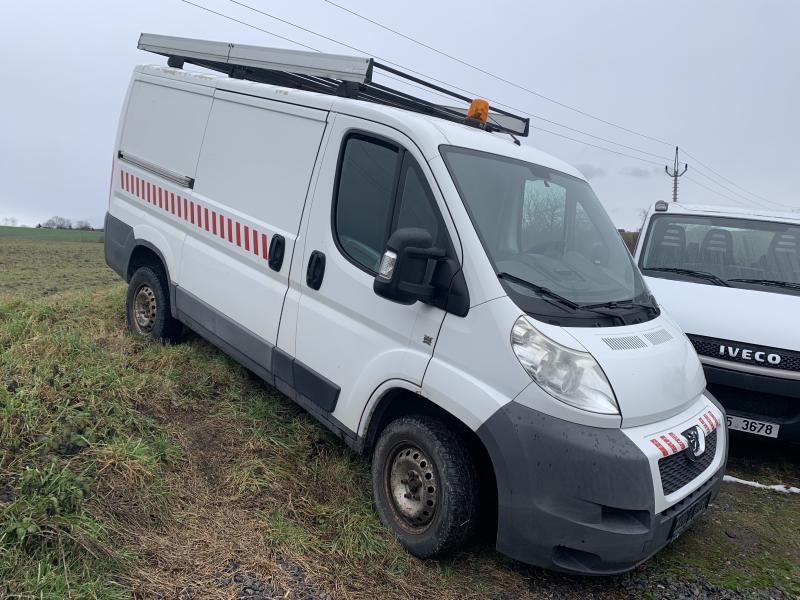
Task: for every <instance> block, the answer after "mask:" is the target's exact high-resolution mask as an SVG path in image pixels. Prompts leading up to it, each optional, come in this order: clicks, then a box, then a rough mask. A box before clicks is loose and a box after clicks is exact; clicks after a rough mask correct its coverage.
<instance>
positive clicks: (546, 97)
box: [323, 0, 673, 146]
mask: <svg viewBox="0 0 800 600" xmlns="http://www.w3.org/2000/svg"><path fill="white" fill-rule="evenodd" d="M323 2H327V3H328V4H330V5H331V6H335V7H336V8H338V9H339V10H343V11H345V12H347V13H350V14H351V15H353V16H355V17H358V18H359V19H362V20H364V21H367V22H368V23H372V24H373V25H376V26H378V27H380V28H381V29H384V30H386V31H389V32H391V33H394V34H395V35H398V36H400V37H402V38H404V39H406V40H408V41H410V42H413V43H415V44H417V45H418V46H421V47H423V48H427V49H428V50H430V51H432V52H435V53H437V54H439V55H441V56H444V57H445V58H449V59H450V60H454V61H456V62H458V63H460V64H462V65H464V66H466V67H469V68H470V69H473V70H475V71H477V72H479V73H483V74H484V75H488V76H489V77H491V78H493V79H496V80H497V81H501V82H503V83H505V84H507V85H510V86H512V87H515V88H517V89H518V90H521V91H523V92H526V93H528V94H531V95H533V96H536V97H537V98H541V99H542V100H546V101H547V102H551V103H553V104H556V105H558V106H560V107H562V108H566V109H567V110H571V111H573V112H576V113H578V114H580V115H583V116H584V117H588V118H590V119H594V120H595V121H599V122H600V123H605V124H606V125H610V126H611V127H616V128H617V129H620V130H622V131H625V132H627V133H631V134H633V135H638V136H639V137H642V138H645V139H648V140H651V141H653V142H658V143H660V144H666V145H667V146H672V145H673V144H671V143H669V142H666V141H664V140H662V139H659V138H657V137H653V136H650V135H647V134H646V133H641V132H640V131H636V130H634V129H629V128H627V127H624V126H622V125H619V124H618V123H614V122H612V121H607V120H606V119H603V118H601V117H598V116H596V115H593V114H591V113H588V112H586V111H584V110H581V109H579V108H576V107H574V106H570V105H569V104H566V103H564V102H561V101H559V100H556V99H555V98H551V97H550V96H546V95H544V94H542V93H541V92H537V91H536V90H532V89H531V88H528V87H525V86H524V85H520V84H518V83H515V82H513V81H511V80H509V79H506V78H505V77H501V76H500V75H497V74H495V73H492V72H491V71H487V70H486V69H482V68H481V67H478V66H476V65H474V64H472V63H470V62H467V61H465V60H462V59H460V58H458V57H456V56H453V55H451V54H448V53H447V52H443V51H442V50H439V49H438V48H434V47H433V46H430V45H428V44H426V43H424V42H420V41H419V40H416V39H414V38H412V37H411V36H408V35H406V34H404V33H402V32H400V31H397V30H396V29H392V28H391V27H388V26H386V25H384V24H383V23H379V22H378V21H375V20H374V19H370V18H369V17H365V16H364V15H362V14H360V13H357V12H356V11H354V10H351V9H349V8H346V7H344V6H342V5H340V4H337V3H336V2H333V1H332V0H323Z"/></svg>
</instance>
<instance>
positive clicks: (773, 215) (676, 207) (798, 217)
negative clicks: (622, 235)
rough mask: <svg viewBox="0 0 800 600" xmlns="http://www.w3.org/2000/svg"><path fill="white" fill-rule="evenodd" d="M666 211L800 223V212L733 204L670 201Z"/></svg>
mask: <svg viewBox="0 0 800 600" xmlns="http://www.w3.org/2000/svg"><path fill="white" fill-rule="evenodd" d="M654 206H655V205H654ZM665 212H668V213H672V214H684V215H711V216H717V217H721V216H725V217H737V218H740V219H741V218H746V219H753V220H757V221H787V222H790V223H800V212H790V211H776V210H768V209H764V208H735V207H731V206H714V205H702V204H682V203H677V202H669V203H667V210H666V211H665ZM656 214H658V213H656Z"/></svg>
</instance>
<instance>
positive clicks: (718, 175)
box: [684, 151, 796, 208]
mask: <svg viewBox="0 0 800 600" xmlns="http://www.w3.org/2000/svg"><path fill="white" fill-rule="evenodd" d="M684 154H685V155H686V156H688V157H689V158H691V159H692V160H693V161H695V162H696V163H697V164H698V165H700V166H701V167H703V168H705V169H707V170H708V171H710V172H711V173H713V174H714V175H716V176H717V177H719V178H720V179H724V180H725V181H727V182H728V183H730V184H731V185H733V186H734V187H737V188H738V189H740V190H742V191H743V192H745V193H747V194H750V195H751V196H753V197H755V198H758V199H759V200H761V201H763V202H766V203H768V204H774V205H775V206H780V207H783V208H796V207H793V206H790V205H788V204H782V203H780V202H775V201H774V200H768V199H767V198H764V197H763V196H759V195H758V194H754V193H753V192H750V191H748V190H746V189H745V188H743V187H742V186H740V185H739V184H737V183H736V182H735V181H733V180H731V179H729V178H728V177H725V176H724V175H722V174H720V173H718V172H717V171H715V170H714V169H712V168H711V167H709V166H708V165H706V164H704V163H703V162H701V161H700V160H699V159H697V158H695V157H694V156H692V155H691V154H689V153H688V152H686V151H684ZM698 173H700V174H701V175H703V177H705V178H706V179H708V180H709V181H712V182H713V183H715V184H716V185H718V186H719V187H721V188H724V189H727V190H728V191H729V192H731V193H733V194H736V195H737V196H740V197H742V198H744V196H742V195H741V194H739V193H737V192H735V191H734V190H732V189H730V188H728V187H726V186H725V185H723V184H721V183H719V182H718V181H714V180H713V179H711V177H709V176H708V175H704V174H703V173H701V172H700V171H698ZM745 199H746V200H749V201H751V202H752V200H750V199H749V198H745Z"/></svg>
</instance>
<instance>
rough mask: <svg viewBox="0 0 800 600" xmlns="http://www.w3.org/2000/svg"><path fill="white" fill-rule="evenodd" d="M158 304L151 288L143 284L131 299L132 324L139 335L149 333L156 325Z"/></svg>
mask: <svg viewBox="0 0 800 600" xmlns="http://www.w3.org/2000/svg"><path fill="white" fill-rule="evenodd" d="M157 311H158V304H157V303H156V295H155V293H154V292H153V288H151V287H150V286H149V285H147V284H144V285H142V286H141V287H140V288H139V289H138V290H136V295H135V296H134V299H133V322H134V324H135V325H136V329H137V330H138V331H140V332H141V333H150V332H151V331H152V330H153V327H154V326H155V324H156V314H157Z"/></svg>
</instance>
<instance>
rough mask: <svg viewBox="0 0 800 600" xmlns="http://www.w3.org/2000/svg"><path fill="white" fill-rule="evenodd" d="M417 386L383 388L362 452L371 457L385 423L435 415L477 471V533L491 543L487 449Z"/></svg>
mask: <svg viewBox="0 0 800 600" xmlns="http://www.w3.org/2000/svg"><path fill="white" fill-rule="evenodd" d="M418 389H419V388H416V387H415V386H412V385H411V384H408V383H407V382H397V383H396V384H394V385H392V386H390V387H388V388H387V389H384V390H382V391H381V393H380V397H379V398H378V399H377V400H376V401H375V402H374V403H373V408H372V410H371V411H370V412H369V414H368V415H365V419H367V422H366V424H365V425H364V428H363V434H362V436H363V437H362V439H363V446H362V451H363V453H364V454H365V455H366V456H368V457H371V456H372V453H373V450H374V448H375V444H376V442H377V440H378V437H379V436H380V434H381V432H382V431H383V430H384V429H385V428H386V426H387V425H389V423H391V422H392V421H394V420H395V419H398V418H400V417H405V416H409V415H425V416H429V417H434V418H437V419H439V420H441V421H443V422H444V423H446V424H447V425H448V426H449V427H451V428H452V429H453V430H454V431H456V432H457V433H458V434H459V435H460V436H461V438H462V439H463V440H464V442H465V443H466V446H467V449H468V450H469V453H470V457H471V458H472V460H473V461H475V468H476V471H477V474H478V477H477V479H478V484H479V494H480V502H481V519H480V522H481V532H480V533H481V535H485V536H486V537H487V538H488V537H489V536H491V539H492V542H494V537H495V535H496V531H497V500H498V489H497V478H496V475H495V470H494V464H493V462H492V459H491V456H490V454H489V450H488V448H487V447H486V446H485V445H484V443H483V441H482V440H481V439H480V437H479V436H478V434H477V433H476V432H475V431H474V430H472V429H471V428H470V427H469V426H468V425H467V424H466V423H464V422H463V421H462V420H460V419H459V418H458V417H456V416H455V415H453V414H452V413H450V412H449V411H447V410H445V409H444V408H442V407H441V406H439V405H437V404H436V403H434V402H432V401H431V400H429V399H428V398H426V397H424V396H423V395H421V394H420V393H419V392H418Z"/></svg>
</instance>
